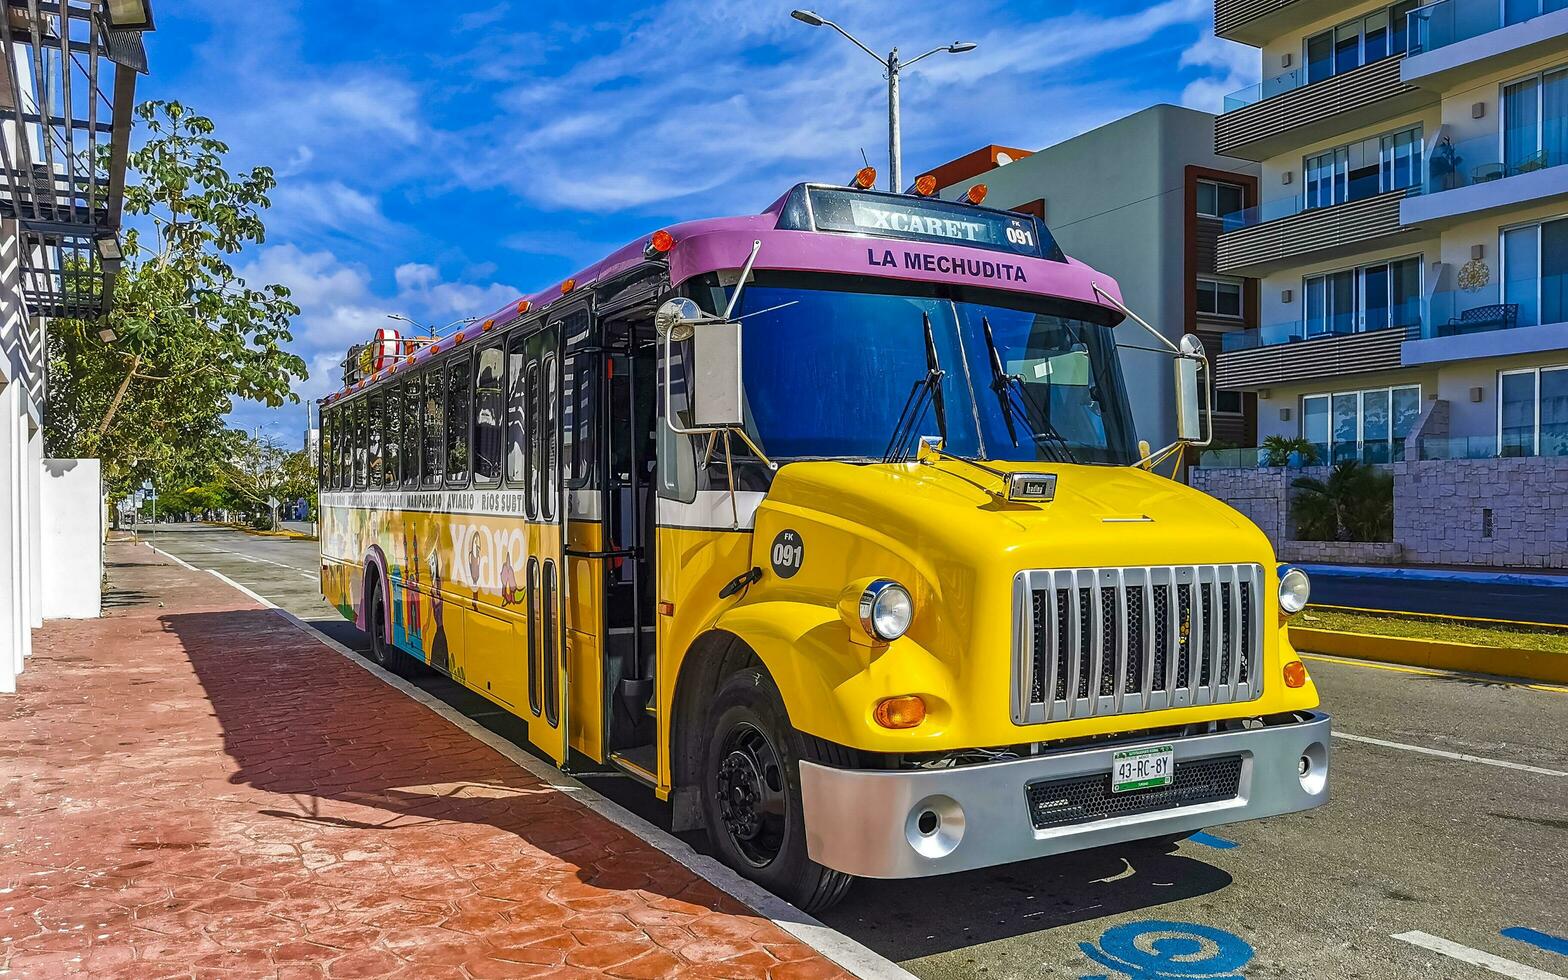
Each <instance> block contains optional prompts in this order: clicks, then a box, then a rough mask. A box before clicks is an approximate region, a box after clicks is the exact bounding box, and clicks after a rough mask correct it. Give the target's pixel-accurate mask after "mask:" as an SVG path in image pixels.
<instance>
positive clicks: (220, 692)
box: [0, 532, 844, 980]
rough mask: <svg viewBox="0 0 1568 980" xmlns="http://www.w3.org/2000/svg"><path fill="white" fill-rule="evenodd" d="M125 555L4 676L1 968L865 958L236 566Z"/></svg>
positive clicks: (487, 965) (731, 967)
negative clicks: (233, 575)
mask: <svg viewBox="0 0 1568 980" xmlns="http://www.w3.org/2000/svg"><path fill="white" fill-rule="evenodd" d="M224 533H233V532H224ZM236 536H237V537H239V538H242V539H244V540H247V541H263V542H267V541H270V540H271V539H252V538H248V537H246V536H244V535H238V534H236ZM187 540H189V541H195V540H196V539H195V538H194V537H192V538H188V539H187ZM245 561H246V562H248V563H249V564H252V565H256V566H258V567H261V566H263V560H262V559H261V558H259V557H255V556H250V557H247V558H246V559H245ZM268 561H271V562H272V563H271V564H267V565H265V566H264V567H268V568H271V569H275V570H277V571H278V573H279V574H288V575H289V576H290V577H291V578H292V579H293V580H294V581H300V580H301V573H300V572H299V571H298V569H297V568H296V567H295V566H293V565H290V564H288V563H285V562H283V561H273V560H270V559H269V560H268ZM107 564H108V566H109V569H108V570H109V583H110V587H109V589H108V591H107V593H106V605H107V606H108V607H109V611H108V613H107V615H106V617H105V618H103V619H99V620H80V621H71V622H57V623H52V624H50V626H49V627H47V628H46V629H45V630H44V631H43V632H42V633H41V634H40V635H39V638H38V642H37V646H36V652H35V659H34V665H35V666H34V669H33V670H32V671H30V672H29V675H28V683H27V684H26V685H25V686H24V687H23V689H22V690H21V692H20V693H18V694H17V695H16V696H15V697H13V698H7V699H5V700H4V701H0V975H5V976H16V977H54V976H67V975H82V976H91V977H125V978H138V980H140V978H155V977H214V978H216V977H223V978H231V977H289V978H299V980H305V978H327V977H332V978H337V977H382V976H397V977H418V978H421V980H426V978H442V977H453V978H478V977H532V976H548V977H587V976H601V975H603V976H615V977H625V978H643V977H673V976H682V977H684V976H701V977H726V978H728V977H775V978H785V980H795V978H798V980H809V978H830V977H839V976H843V975H844V974H843V971H842V970H840V969H839V968H838V967H837V966H835V965H834V964H833V963H831V962H830V961H828V960H826V959H825V958H823V957H822V956H821V955H820V954H818V953H817V952H816V951H814V950H813V949H812V948H811V947H809V946H807V945H805V944H803V943H801V942H800V941H798V940H797V939H796V938H794V937H793V936H792V935H790V934H788V933H787V932H785V931H784V930H783V929H782V928H780V927H779V926H778V925H777V924H775V923H774V922H772V921H770V920H769V919H767V918H765V917H761V916H758V915H757V914H755V913H754V912H752V911H751V910H750V909H748V908H746V907H744V906H742V905H741V904H739V903H738V902H736V901H735V900H734V899H733V898H731V897H730V896H729V895H727V894H725V893H723V892H722V891H720V890H719V889H718V888H717V887H715V886H714V885H713V884H711V883H710V882H708V881H705V880H703V878H702V877H700V876H699V875H698V874H696V873H694V872H693V871H692V870H691V869H690V868H688V867H686V866H683V865H682V864H680V863H677V862H676V861H675V860H673V859H672V858H671V857H670V856H669V855H668V854H666V853H662V852H661V851H660V850H658V849H656V848H654V847H651V846H649V845H648V844H647V843H646V842H645V841H643V840H641V839H639V838H638V837H637V836H635V835H634V834H633V833H630V832H628V831H627V830H626V829H625V828H623V827H621V826H618V825H616V824H615V823H612V822H610V821H609V820H606V819H604V818H603V817H601V816H599V815H598V814H597V813H595V812H591V809H590V807H588V806H585V804H584V802H582V801H580V800H578V799H576V798H574V797H572V796H570V795H568V794H566V793H563V792H561V791H559V790H557V789H555V788H552V787H551V786H549V785H546V784H545V783H544V782H542V781H541V780H540V779H539V778H537V777H536V776H535V775H533V774H531V772H530V771H529V770H526V769H523V768H520V767H519V766H518V765H516V764H515V763H514V762H512V761H510V760H509V759H508V758H507V757H506V756H505V755H503V754H501V753H499V752H497V751H495V750H494V749H492V748H490V747H489V746H487V745H486V744H483V743H482V742H480V741H476V740H475V739H474V738H473V737H472V736H471V735H470V734H468V733H467V732H465V731H464V730H463V729H462V728H461V727H458V726H456V725H454V724H452V723H451V722H449V721H447V720H445V719H444V718H442V717H441V716H440V715H438V714H436V713H433V712H432V711H430V710H429V709H428V708H426V707H425V706H424V705H422V704H420V703H419V702H417V701H415V700H412V699H410V698H409V697H407V696H405V695H404V694H403V693H401V692H399V691H398V690H397V689H395V688H393V687H391V686H388V685H387V684H385V683H383V682H382V681H381V680H380V679H378V678H377V677H376V676H375V675H373V674H372V673H370V672H368V671H366V670H364V669H361V668H360V667H359V666H358V665H356V664H355V663H353V662H351V661H350V660H349V659H346V658H345V657H343V656H340V655H338V654H337V653H335V652H333V651H332V650H330V649H328V648H327V647H326V646H324V645H323V644H322V642H321V641H320V640H319V639H318V638H317V637H315V636H313V635H312V634H311V633H309V632H307V631H305V630H302V629H300V628H298V627H297V626H296V625H294V623H293V622H291V621H290V620H288V619H286V618H284V617H282V616H280V615H278V614H277V613H276V612H275V611H273V610H270V609H266V608H263V607H261V606H259V605H257V604H256V603H254V602H252V601H250V600H249V599H247V598H246V597H245V596H244V595H242V594H241V593H240V592H238V591H236V590H234V589H232V588H230V587H229V586H227V585H225V584H223V583H221V582H220V581H219V580H218V579H216V578H214V577H212V576H210V575H208V574H206V573H204V572H201V571H196V570H194V569H191V568H189V567H184V568H182V567H180V566H178V565H176V564H173V563H169V562H165V561H163V560H162V559H161V558H159V557H158V556H157V555H155V553H154V552H153V551H151V550H150V549H148V548H146V547H143V546H142V545H140V544H131V543H123V544H112V545H110V546H109V551H108V563H107Z"/></svg>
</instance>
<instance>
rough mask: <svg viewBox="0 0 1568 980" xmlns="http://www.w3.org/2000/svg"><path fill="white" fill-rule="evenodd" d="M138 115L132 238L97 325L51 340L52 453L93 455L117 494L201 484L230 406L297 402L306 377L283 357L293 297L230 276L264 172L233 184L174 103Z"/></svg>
mask: <svg viewBox="0 0 1568 980" xmlns="http://www.w3.org/2000/svg"><path fill="white" fill-rule="evenodd" d="M136 115H137V117H138V119H139V121H140V130H141V134H140V135H141V136H142V137H143V142H142V143H141V145H140V146H139V147H138V148H136V149H134V150H133V151H132V152H131V154H130V158H129V165H128V168H127V171H128V173H127V186H126V190H125V210H126V212H127V213H128V214H129V215H131V216H132V219H131V222H130V224H131V226H132V227H130V228H129V229H128V230H127V231H126V233H125V240H124V243H123V250H124V253H125V264H124V267H123V268H122V270H121V272H120V275H119V277H118V280H117V282H116V285H115V291H114V296H113V303H112V305H111V307H110V309H109V311H108V314H107V316H106V317H105V318H104V319H103V320H102V321H83V320H57V321H54V322H53V323H52V324H51V325H50V331H49V384H50V391H49V408H48V412H47V417H46V422H45V430H46V432H45V434H46V440H47V443H48V452H49V453H50V454H51V455H54V456H97V457H100V458H101V459H102V460H103V465H104V475H105V480H106V482H107V483H108V488H109V491H110V493H111V495H113V496H120V495H123V494H124V493H125V492H126V491H128V490H129V489H130V488H132V487H134V486H136V485H139V484H140V482H141V481H142V480H144V479H149V478H156V479H157V482H158V484H159V485H160V486H170V485H173V486H186V485H193V484H200V483H201V482H203V481H204V480H206V479H208V478H210V477H211V476H212V464H211V461H212V460H213V459H215V458H217V459H221V458H223V453H222V452H221V450H222V449H224V448H225V446H224V440H226V439H231V438H232V437H231V436H230V435H229V434H228V429H227V427H226V426H225V425H224V421H223V420H224V416H225V415H227V414H228V413H229V412H230V411H231V410H232V409H233V407H234V400H235V399H236V398H243V399H249V400H253V401H258V402H261V403H263V404H266V405H269V406H273V407H277V406H280V405H283V404H284V403H286V402H298V401H299V398H298V396H297V395H295V394H294V392H293V390H292V385H293V381H294V380H295V379H303V378H304V377H305V374H306V372H305V362H304V361H303V360H301V359H300V358H299V357H297V356H296V355H294V354H292V353H290V352H289V351H287V350H286V349H285V345H286V344H287V343H288V342H289V341H290V340H291V339H292V335H291V334H290V332H289V323H290V320H291V319H292V318H293V317H294V316H297V315H298V314H299V307H297V306H296V305H295V304H294V303H293V302H292V301H291V300H290V299H289V290H288V289H287V288H286V287H284V286H281V285H276V284H273V285H265V286H261V287H260V288H254V287H252V286H251V285H250V284H248V283H247V282H246V281H245V280H244V279H243V278H242V277H241V276H239V275H238V274H237V273H236V272H235V271H234V268H233V266H232V265H230V259H231V258H232V257H233V256H234V255H236V254H237V253H239V252H240V251H241V250H243V249H244V248H245V247H246V246H247V245H253V244H259V243H260V242H262V241H264V240H265V237H266V229H265V226H264V224H263V221H262V212H263V211H264V210H265V209H266V208H267V207H268V206H269V204H270V202H269V200H268V197H267V194H268V192H270V191H271V190H272V188H273V187H274V186H275V184H276V181H275V180H274V178H273V175H272V171H271V170H270V169H269V168H266V167H256V168H254V169H252V170H250V171H248V172H245V173H241V174H239V175H237V176H236V175H231V174H230V172H229V171H228V169H227V168H226V166H225V163H224V158H225V157H226V155H227V154H228V152H229V148H228V146H227V144H225V143H224V142H222V141H221V140H219V139H217V138H216V137H215V136H214V135H213V133H214V127H213V123H212V120H210V119H208V118H206V117H205V116H200V115H196V114H195V113H193V112H191V111H190V110H189V109H188V108H186V107H185V106H184V105H182V104H180V103H178V102H146V103H143V104H142V105H140V106H138V107H137V110H136ZM92 261H93V262H94V263H96V259H93V260H92ZM91 278H92V277H89V281H90V279H91ZM106 329H107V331H112V333H105V332H104V331H105V330H106ZM105 338H111V339H105Z"/></svg>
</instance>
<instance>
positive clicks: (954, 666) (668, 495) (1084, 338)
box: [320, 182, 1329, 908]
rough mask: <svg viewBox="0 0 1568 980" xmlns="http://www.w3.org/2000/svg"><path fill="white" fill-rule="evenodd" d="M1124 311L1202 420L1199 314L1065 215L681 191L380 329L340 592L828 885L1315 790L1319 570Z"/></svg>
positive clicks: (327, 556) (348, 404)
mask: <svg viewBox="0 0 1568 980" xmlns="http://www.w3.org/2000/svg"><path fill="white" fill-rule="evenodd" d="M866 183H867V184H868V185H869V183H870V182H866ZM1123 321H1128V322H1129V325H1131V324H1132V323H1134V322H1136V323H1137V324H1142V326H1144V327H1147V328H1148V329H1149V333H1150V334H1151V335H1152V337H1150V338H1148V339H1149V340H1150V343H1151V344H1164V346H1165V347H1166V348H1168V353H1169V355H1170V364H1171V366H1172V368H1171V370H1172V373H1171V374H1170V375H1169V376H1170V377H1171V378H1173V379H1174V382H1173V383H1174V386H1175V391H1176V395H1177V397H1176V404H1175V405H1173V406H1172V408H1173V411H1174V412H1175V413H1176V418H1177V429H1178V430H1179V431H1180V432H1181V434H1182V437H1183V440H1184V441H1185V443H1187V444H1190V443H1192V442H1201V441H1202V440H1203V438H1204V431H1205V428H1206V427H1205V421H1206V411H1205V409H1204V407H1203V406H1201V405H1200V402H1202V401H1204V400H1205V398H1204V395H1203V394H1202V393H1203V392H1205V391H1206V390H1207V362H1206V360H1205V358H1204V354H1203V351H1202V348H1201V345H1199V344H1197V343H1196V338H1194V337H1184V338H1181V342H1180V343H1179V344H1172V343H1170V342H1168V341H1165V340H1164V339H1163V338H1160V335H1159V334H1158V332H1157V331H1155V330H1154V329H1153V328H1152V327H1149V325H1147V324H1143V323H1142V321H1141V320H1138V319H1137V318H1136V316H1135V315H1134V313H1133V311H1131V310H1128V309H1127V308H1126V307H1125V306H1124V305H1123V302H1122V299H1121V296H1120V293H1119V291H1118V289H1117V286H1116V283H1115V281H1114V280H1113V279H1112V278H1110V277H1109V276H1106V275H1104V274H1102V273H1100V272H1097V271H1096V270H1094V269H1091V268H1089V267H1087V266H1085V265H1083V264H1082V263H1080V262H1076V261H1074V260H1072V259H1071V258H1069V257H1067V256H1065V255H1064V254H1063V253H1062V251H1061V249H1060V248H1059V247H1058V245H1057V244H1056V242H1055V240H1054V239H1053V238H1052V236H1051V233H1050V230H1049V229H1048V228H1047V227H1046V225H1045V224H1044V223H1043V222H1041V221H1040V220H1038V219H1037V218H1035V217H1032V216H1029V215H1024V214H1017V213H1014V212H1008V211H1000V210H994V209H989V208H986V207H984V206H982V205H980V204H972V203H969V202H968V201H963V202H951V201H944V200H939V199H936V198H931V197H922V196H919V195H917V194H888V193H880V192H876V191H873V190H870V189H868V186H857V185H852V186H849V187H841V186H828V185H820V184H802V185H799V186H796V187H794V188H792V189H790V190H789V191H788V192H787V193H786V194H785V195H784V196H783V197H781V198H780V199H779V200H778V201H777V202H775V203H774V204H773V205H772V206H770V207H769V208H768V209H767V210H766V211H764V212H763V213H762V214H760V215H754V216H747V217H738V218H721V219H712V220H705V221H695V222H691V223H688V224H683V225H678V226H674V227H670V228H666V229H662V230H659V231H657V232H655V233H654V234H652V235H651V236H649V237H648V238H647V239H645V240H642V241H638V242H635V243H633V244H631V245H628V246H627V247H625V248H623V249H621V250H619V251H617V252H615V253H614V254H612V255H610V256H608V257H606V258H605V259H603V260H602V261H600V262H598V263H597V264H595V265H593V266H590V267H589V268H587V269H584V270H583V271H582V272H580V273H578V274H577V275H575V276H573V277H572V278H569V279H566V280H564V281H562V282H559V283H555V284H552V285H551V286H550V287H549V288H547V289H545V290H543V291H541V292H539V293H536V294H534V295H532V296H527V297H520V298H519V299H518V300H516V301H515V302H513V303H511V304H509V305H508V306H507V307H505V308H503V309H501V310H498V311H495V312H494V313H492V314H490V315H488V316H486V317H483V318H482V319H479V320H476V321H475V322H473V323H470V324H467V325H465V326H463V327H462V328H461V329H460V330H458V331H457V332H455V333H453V334H451V335H449V336H444V337H433V338H424V339H404V338H397V337H389V336H386V335H382V336H378V338H376V340H375V341H374V342H373V343H371V344H369V345H366V346H365V347H362V348H359V349H357V350H356V351H354V352H351V356H350V358H349V359H348V360H347V361H346V362H345V378H344V382H345V383H344V387H343V389H342V390H341V391H339V392H337V393H336V394H334V395H332V396H330V397H328V398H326V399H325V400H323V402H322V406H321V407H322V413H321V414H322V454H321V460H322V463H321V475H320V479H321V493H320V502H321V588H322V592H323V594H324V595H325V596H326V598H327V599H328V601H330V602H332V603H333V604H335V605H336V606H337V607H338V608H339V609H340V610H341V611H342V613H343V615H344V616H347V617H350V618H352V619H353V620H354V621H355V622H356V623H357V624H358V625H359V626H360V627H361V628H362V629H365V630H366V631H367V632H368V633H369V634H370V639H371V646H372V649H373V656H374V658H375V659H376V660H377V661H378V662H379V663H381V664H383V665H384V666H386V667H388V668H389V669H393V670H400V671H401V670H416V669H433V670H437V671H441V672H443V673H445V674H448V675H450V676H451V677H452V678H454V679H455V680H457V681H459V682H460V683H462V684H463V685H465V686H466V687H467V688H468V689H470V690H472V691H475V692H477V693H478V694H480V695H483V696H484V697H486V698H488V699H490V700H491V701H493V702H495V703H496V704H497V705H499V706H500V707H501V708H503V709H505V710H506V711H509V712H511V713H512V714H514V715H516V716H517V717H518V718H519V719H521V720H522V721H523V722H524V723H525V724H526V727H527V732H528V738H529V741H530V742H531V743H532V744H533V745H534V746H535V747H536V748H537V749H538V750H539V751H540V752H542V753H544V754H546V755H547V756H548V757H549V758H551V759H552V760H554V761H556V762H557V763H558V764H562V765H564V766H571V767H580V768H594V767H616V768H618V769H620V770H622V771H624V772H626V773H629V774H631V775H632V776H633V777H635V778H637V779H639V780H642V781H644V782H646V783H647V784H648V786H649V787H650V788H651V790H652V792H654V793H656V794H657V795H658V796H659V797H660V798H661V799H665V800H668V801H669V803H670V805H671V815H672V821H673V823H674V826H675V828H676V829H677V830H685V829H696V828H705V829H706V831H707V834H708V836H709V839H710V840H711V842H712V846H713V849H714V850H715V852H716V853H717V854H719V855H720V856H721V857H723V859H724V860H726V861H727V862H728V863H729V864H731V865H732V866H734V867H735V868H736V869H738V870H739V871H740V872H741V873H742V874H744V875H746V876H748V877H750V878H752V879H753V880H755V881H757V882H759V883H761V884H762V885H764V886H766V887H767V888H769V889H771V890H773V891H775V892H776V893H778V894H780V895H783V896H785V897H786V898H788V899H790V900H791V901H794V902H795V903H797V904H798V905H800V906H802V907H806V908H822V907H825V906H828V905H831V904H832V903H833V902H835V901H837V900H838V899H839V898H841V897H842V896H843V894H844V892H845V890H846V889H847V888H848V886H849V883H850V882H851V880H852V879H853V878H854V877H856V876H866V877H878V878H894V877H915V876H922V875H935V874H944V873H949V872H954V871H961V870H968V869H973V868H980V867H986V866H991V865H997V864H1001V863H1005V862H1013V861H1020V860H1025V859H1029V858H1034V857H1039V856H1042V855H1050V854H1057V853H1062V852H1067V851H1072V850H1078V849H1082V848H1087V847H1097V846H1101V845H1105V844H1112V843H1117V842H1123V841H1137V840H1147V839H1157V838H1179V837H1181V836H1183V835H1186V834H1190V833H1192V832H1195V831H1196V830H1198V829H1199V828H1203V827H1210V826H1214V825H1218V824H1224V823H1227V822H1233V821H1238V820H1247V819H1252V818H1256V817H1262V816H1271V815H1276V814H1281V813H1287V812H1292V811H1298V810H1303V809H1307V808H1310V807H1313V806H1317V805H1319V804H1321V803H1323V802H1324V801H1325V800H1326V799H1327V774H1328V749H1329V719H1328V717H1327V716H1326V715H1324V714H1322V713H1320V712H1318V711H1317V710H1316V708H1317V706H1318V695H1317V691H1316V689H1315V688H1314V686H1313V683H1312V681H1311V679H1310V677H1309V676H1308V674H1307V671H1306V669H1305V667H1304V666H1303V664H1302V662H1301V660H1300V658H1299V657H1298V656H1297V654H1296V652H1295V651H1294V650H1293V649H1292V648H1291V646H1290V643H1289V639H1288V636H1287V632H1286V628H1285V627H1286V622H1287V620H1288V619H1289V618H1290V616H1291V615H1293V614H1294V613H1296V612H1298V611H1299V610H1300V609H1301V608H1302V606H1303V605H1304V604H1305V602H1306V599H1307V589H1308V583H1307V580H1306V576H1305V575H1303V574H1302V573H1301V572H1300V570H1297V569H1289V568H1282V567H1279V566H1277V565H1276V563H1275V559H1274V554H1273V552H1272V550H1271V547H1270V545H1269V542H1268V540H1267V539H1266V538H1265V537H1264V535H1263V534H1262V533H1261V532H1260V531H1259V530H1258V529H1257V528H1256V527H1255V526H1253V525H1252V524H1251V523H1250V522H1248V521H1247V520H1246V519H1245V518H1244V517H1242V516H1241V515H1239V514H1238V513H1237V512H1236V511H1234V510H1232V509H1230V508H1229V507H1227V506H1226V505H1224V504H1222V503H1220V502H1218V501H1216V500H1214V499H1212V498H1210V497H1208V496H1205V495H1204V494H1201V493H1198V492H1195V491H1193V490H1191V489H1189V488H1187V487H1185V486H1183V485H1182V484H1181V483H1180V482H1178V481H1176V480H1174V479H1172V478H1170V477H1169V476H1167V475H1162V474H1161V473H1159V472H1156V471H1155V469H1154V467H1155V465H1156V463H1159V462H1160V461H1161V460H1162V459H1171V458H1177V459H1179V456H1180V453H1181V451H1182V449H1183V445H1184V444H1183V443H1181V442H1179V443H1177V444H1175V445H1173V446H1170V447H1166V448H1165V449H1164V450H1162V451H1160V452H1153V453H1151V452H1150V451H1149V450H1148V448H1147V445H1146V444H1144V443H1140V441H1139V439H1138V438H1137V433H1136V432H1135V431H1134V428H1133V421H1132V416H1131V412H1130V410H1129V407H1128V398H1127V389H1128V385H1129V384H1147V383H1149V380H1150V379H1148V378H1141V379H1140V378H1132V379H1129V378H1126V377H1124V375H1123V373H1122V366H1121V363H1120V360H1119V358H1118V353H1117V342H1116V338H1115V334H1114V332H1113V331H1114V328H1115V327H1116V326H1117V324H1119V323H1122V322H1123ZM1133 329H1136V328H1135V327H1134V328H1133Z"/></svg>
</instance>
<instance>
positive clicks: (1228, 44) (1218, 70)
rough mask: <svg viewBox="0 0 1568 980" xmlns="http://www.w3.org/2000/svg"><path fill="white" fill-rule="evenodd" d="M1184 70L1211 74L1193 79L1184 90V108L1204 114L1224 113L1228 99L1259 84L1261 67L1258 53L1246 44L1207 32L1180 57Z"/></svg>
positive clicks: (1180, 64)
mask: <svg viewBox="0 0 1568 980" xmlns="http://www.w3.org/2000/svg"><path fill="white" fill-rule="evenodd" d="M1177 64H1178V67H1181V68H1192V67H1198V68H1204V69H1208V70H1209V71H1210V74H1207V75H1205V76H1203V77H1202V78H1197V79H1194V80H1193V81H1191V82H1189V83H1188V84H1187V87H1186V88H1185V89H1183V90H1182V93H1181V104H1182V105H1184V106H1188V107H1189V108H1193V109H1202V110H1203V111H1205V112H1222V111H1224V108H1225V96H1227V95H1229V94H1231V93H1232V92H1235V91H1236V90H1238V89H1242V88H1245V87H1246V86H1248V85H1252V84H1254V83H1256V82H1257V80H1258V76H1259V74H1260V70H1261V65H1260V63H1259V59H1258V52H1257V50H1256V49H1254V48H1249V47H1247V46H1246V45H1244V44H1237V43H1236V42H1234V41H1227V40H1225V39H1223V38H1219V37H1216V36H1215V35H1214V34H1213V33H1212V32H1205V33H1204V34H1203V36H1202V37H1201V38H1199V39H1198V43H1196V44H1194V45H1192V46H1191V47H1190V48H1188V49H1186V50H1185V51H1183V52H1182V53H1181V59H1180V61H1179V62H1178V63H1177Z"/></svg>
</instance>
